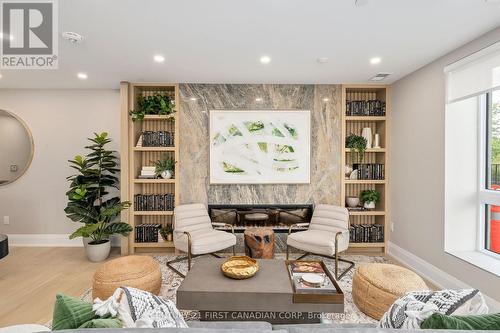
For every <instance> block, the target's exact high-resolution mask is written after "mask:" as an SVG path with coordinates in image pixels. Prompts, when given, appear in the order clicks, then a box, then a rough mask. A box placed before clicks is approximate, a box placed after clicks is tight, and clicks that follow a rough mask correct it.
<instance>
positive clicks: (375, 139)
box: [373, 133, 381, 149]
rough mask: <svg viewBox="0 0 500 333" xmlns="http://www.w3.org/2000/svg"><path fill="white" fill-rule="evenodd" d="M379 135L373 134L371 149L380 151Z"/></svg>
mask: <svg viewBox="0 0 500 333" xmlns="http://www.w3.org/2000/svg"><path fill="white" fill-rule="evenodd" d="M380 148H381V147H380V134H378V133H375V138H374V139H373V149H380Z"/></svg>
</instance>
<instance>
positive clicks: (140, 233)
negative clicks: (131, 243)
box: [135, 224, 161, 243]
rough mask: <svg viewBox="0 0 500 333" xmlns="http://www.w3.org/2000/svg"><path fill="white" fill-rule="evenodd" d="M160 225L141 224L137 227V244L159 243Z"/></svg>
mask: <svg viewBox="0 0 500 333" xmlns="http://www.w3.org/2000/svg"><path fill="white" fill-rule="evenodd" d="M160 227H161V225H159V224H139V225H137V226H135V242H136V243H158V229H159V228H160Z"/></svg>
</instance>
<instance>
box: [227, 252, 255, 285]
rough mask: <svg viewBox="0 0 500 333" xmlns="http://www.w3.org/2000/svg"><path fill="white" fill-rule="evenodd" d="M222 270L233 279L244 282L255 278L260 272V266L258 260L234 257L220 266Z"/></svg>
mask: <svg viewBox="0 0 500 333" xmlns="http://www.w3.org/2000/svg"><path fill="white" fill-rule="evenodd" d="M220 269H221V271H222V273H223V274H224V275H225V276H227V277H230V278H231V279H236V280H243V279H248V278H251V277H252V276H254V275H255V274H256V273H257V272H258V271H259V264H258V263H257V260H255V259H252V258H250V257H247V256H232V257H229V258H228V259H227V260H226V261H225V262H224V263H223V264H222V265H221V266H220Z"/></svg>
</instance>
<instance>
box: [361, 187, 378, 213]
mask: <svg viewBox="0 0 500 333" xmlns="http://www.w3.org/2000/svg"><path fill="white" fill-rule="evenodd" d="M361 201H362V202H363V207H365V208H366V209H375V204H376V203H378V202H379V201H380V193H379V192H378V191H377V190H365V191H363V192H361Z"/></svg>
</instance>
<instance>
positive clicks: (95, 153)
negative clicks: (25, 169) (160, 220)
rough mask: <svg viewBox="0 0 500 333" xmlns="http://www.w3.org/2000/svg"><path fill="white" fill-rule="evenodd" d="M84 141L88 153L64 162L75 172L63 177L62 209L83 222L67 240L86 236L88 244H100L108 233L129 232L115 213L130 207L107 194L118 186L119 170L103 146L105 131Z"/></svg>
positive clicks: (112, 152)
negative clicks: (64, 202)
mask: <svg viewBox="0 0 500 333" xmlns="http://www.w3.org/2000/svg"><path fill="white" fill-rule="evenodd" d="M88 140H89V141H90V142H91V144H90V145H89V146H86V147H85V148H86V149H88V150H90V153H89V154H88V155H87V156H85V157H83V156H80V155H77V156H75V158H74V159H72V160H69V161H68V162H69V163H70V166H71V167H72V168H73V169H75V170H77V173H76V174H74V175H71V176H69V177H67V179H68V181H69V182H70V188H69V191H68V192H66V195H67V197H68V204H67V206H66V208H65V209H64V211H65V212H66V216H67V217H68V218H70V219H71V220H72V221H74V222H80V223H83V224H84V225H83V226H82V227H80V228H78V229H77V230H76V231H75V232H74V233H72V234H71V235H70V237H69V238H70V239H73V238H76V237H90V238H91V239H92V240H91V242H90V244H101V243H105V242H106V241H108V240H109V236H110V235H112V234H120V235H124V236H126V235H128V234H129V233H130V232H131V231H132V227H131V226H130V225H129V224H127V223H124V222H117V221H116V217H117V216H118V214H120V212H121V211H122V210H124V209H127V208H129V207H130V202H128V201H124V202H121V201H120V198H118V197H113V196H110V195H109V194H110V190H111V189H112V188H115V189H118V184H119V180H118V177H117V176H116V175H117V173H118V172H119V171H120V170H119V169H118V163H117V157H116V155H115V154H116V152H115V151H112V150H108V149H106V145H107V144H108V143H110V142H111V139H109V138H108V133H106V132H104V133H100V134H97V133H94V137H93V138H89V139H88Z"/></svg>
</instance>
